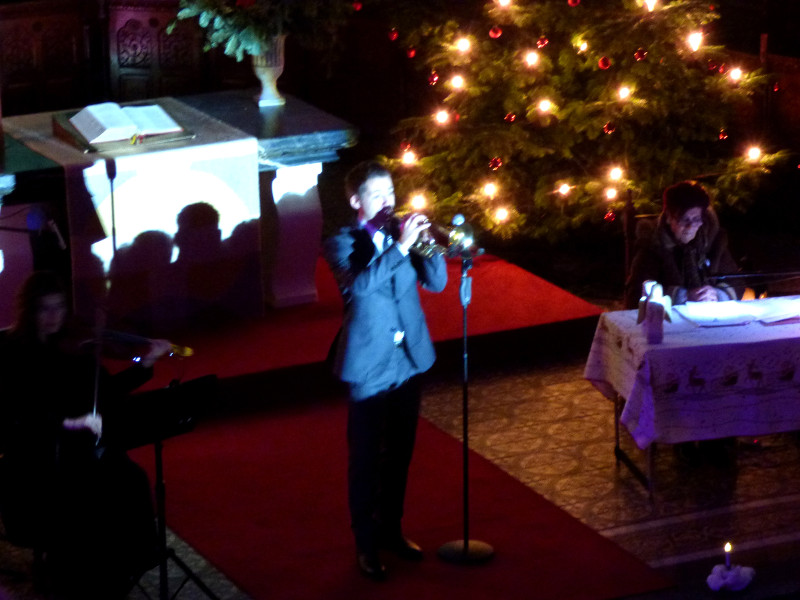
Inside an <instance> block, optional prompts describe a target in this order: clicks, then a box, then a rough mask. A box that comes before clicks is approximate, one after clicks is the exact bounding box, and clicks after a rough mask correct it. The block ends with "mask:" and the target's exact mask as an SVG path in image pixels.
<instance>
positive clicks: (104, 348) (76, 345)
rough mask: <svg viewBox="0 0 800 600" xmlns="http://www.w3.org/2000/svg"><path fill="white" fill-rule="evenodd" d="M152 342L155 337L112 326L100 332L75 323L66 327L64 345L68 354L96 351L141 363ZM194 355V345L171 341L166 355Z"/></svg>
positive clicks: (118, 358)
mask: <svg viewBox="0 0 800 600" xmlns="http://www.w3.org/2000/svg"><path fill="white" fill-rule="evenodd" d="M153 341H154V340H153V339H152V338H148V337H145V336H143V335H138V334H135V333H128V332H124V331H115V330H113V329H100V330H99V331H98V330H97V329H94V328H93V329H88V328H82V327H80V326H73V327H68V328H67V327H65V330H64V331H63V336H62V340H61V346H62V349H64V350H65V351H66V352H68V353H84V352H93V353H95V354H99V355H101V356H103V357H106V358H111V359H117V360H133V361H134V362H139V361H140V360H141V356H142V354H144V353H145V352H147V351H148V349H149V348H150V345H151V344H152V342H153ZM192 355H194V350H193V349H192V348H190V347H188V346H181V345H178V344H173V343H172V342H169V353H168V354H167V356H170V357H177V358H187V357H189V356H192Z"/></svg>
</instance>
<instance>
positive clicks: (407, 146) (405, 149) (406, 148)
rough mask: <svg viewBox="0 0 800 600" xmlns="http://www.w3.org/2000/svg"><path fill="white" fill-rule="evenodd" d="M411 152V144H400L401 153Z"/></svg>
mask: <svg viewBox="0 0 800 600" xmlns="http://www.w3.org/2000/svg"><path fill="white" fill-rule="evenodd" d="M409 150H411V142H409V141H406V140H403V141H402V142H400V152H408V151H409Z"/></svg>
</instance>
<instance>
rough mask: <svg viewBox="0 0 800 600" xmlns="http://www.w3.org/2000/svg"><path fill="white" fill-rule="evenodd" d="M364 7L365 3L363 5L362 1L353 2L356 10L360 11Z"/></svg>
mask: <svg viewBox="0 0 800 600" xmlns="http://www.w3.org/2000/svg"><path fill="white" fill-rule="evenodd" d="M362 8H364V5H363V4H361V2H353V10H354V11H356V12H358V11H360V10H361V9H362Z"/></svg>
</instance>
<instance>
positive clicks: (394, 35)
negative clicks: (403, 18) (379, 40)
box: [389, 29, 400, 42]
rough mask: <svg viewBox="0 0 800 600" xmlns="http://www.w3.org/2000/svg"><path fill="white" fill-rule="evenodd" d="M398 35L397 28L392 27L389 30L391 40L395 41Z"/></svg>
mask: <svg viewBox="0 0 800 600" xmlns="http://www.w3.org/2000/svg"><path fill="white" fill-rule="evenodd" d="M399 37H400V33H399V32H398V31H397V29H392V30H391V31H390V32H389V39H390V40H392V41H393V42H394V41H396V40H397V38H399Z"/></svg>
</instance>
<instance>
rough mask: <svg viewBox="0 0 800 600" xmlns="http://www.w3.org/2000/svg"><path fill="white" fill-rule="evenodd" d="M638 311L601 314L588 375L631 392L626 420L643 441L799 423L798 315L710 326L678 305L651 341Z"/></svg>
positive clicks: (798, 426)
mask: <svg viewBox="0 0 800 600" xmlns="http://www.w3.org/2000/svg"><path fill="white" fill-rule="evenodd" d="M770 300H774V299H768V300H759V301H753V303H754V304H753V308H756V307H758V305H757V304H755V303H768V302H769V301H770ZM775 301H777V300H775ZM781 302H784V303H785V302H786V299H781ZM740 304H749V303H740ZM754 314H756V315H757V314H759V311H754ZM636 317H637V311H635V310H630V311H616V312H609V313H604V314H602V315H601V316H600V320H599V322H598V325H597V330H596V332H595V335H594V340H593V342H592V347H591V350H590V352H589V357H588V359H587V362H586V368H585V372H584V376H585V377H586V379H588V380H589V381H591V382H592V384H594V386H595V387H597V388H598V389H599V390H600V391H601V392H602V393H603V394H604V395H605V396H606V397H608V398H614V397H615V395H616V394H619V395H620V396H622V397H623V398H624V399H625V407H624V409H623V412H622V416H621V418H620V421H621V423H622V424H623V425H625V427H626V428H627V429H628V431H629V432H630V433H631V435H632V436H633V439H634V440H635V441H636V444H637V445H638V446H639V447H640V448H647V446H649V445H650V444H651V443H653V442H661V443H668V444H674V443H679V442H686V441H691V440H704V439H715V438H722V437H729V436H739V435H747V436H757V435H766V434H769V433H778V432H781V431H793V430H800V323H798V322H782V323H777V324H774V323H773V324H765V323H764V322H762V321H759V320H758V319H757V318H754V319H753V320H752V321H750V322H749V323H746V324H742V325H730V326H716V327H705V326H698V325H697V324H695V323H693V322H691V321H689V320H687V319H686V318H684V317H682V316H681V315H680V314H677V313H673V322H672V323H669V322H666V323H664V341H663V343H661V344H653V345H650V344H648V343H647V339H646V338H645V335H644V331H643V329H642V325H637V323H636Z"/></svg>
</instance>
